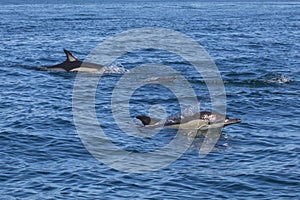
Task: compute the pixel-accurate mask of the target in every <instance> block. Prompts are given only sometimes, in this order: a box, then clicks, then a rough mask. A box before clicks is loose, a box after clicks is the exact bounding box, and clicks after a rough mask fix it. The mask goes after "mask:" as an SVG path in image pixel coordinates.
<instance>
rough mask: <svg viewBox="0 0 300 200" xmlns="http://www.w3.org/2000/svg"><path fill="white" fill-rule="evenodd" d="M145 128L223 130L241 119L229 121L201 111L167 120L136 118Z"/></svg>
mask: <svg viewBox="0 0 300 200" xmlns="http://www.w3.org/2000/svg"><path fill="white" fill-rule="evenodd" d="M136 118H137V119H139V120H140V121H141V122H142V123H143V125H144V126H145V127H149V128H157V127H164V128H173V129H197V130H207V129H209V128H223V127H224V126H228V125H230V124H236V123H240V122H241V121H242V120H241V119H230V118H229V117H228V116H224V115H222V114H219V113H216V112H215V113H213V112H208V111H202V112H198V113H195V114H193V115H190V116H180V117H178V116H177V117H168V118H167V119H156V118H151V117H148V116H143V115H139V116H136Z"/></svg>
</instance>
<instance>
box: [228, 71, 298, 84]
mask: <svg viewBox="0 0 300 200" xmlns="http://www.w3.org/2000/svg"><path fill="white" fill-rule="evenodd" d="M290 82H293V79H292V78H289V77H287V76H285V75H283V74H277V73H267V74H265V75H262V76H260V77H257V78H252V79H243V80H225V81H224V83H233V84H242V85H244V84H246V85H250V86H253V87H265V86H272V85H281V84H287V83H290Z"/></svg>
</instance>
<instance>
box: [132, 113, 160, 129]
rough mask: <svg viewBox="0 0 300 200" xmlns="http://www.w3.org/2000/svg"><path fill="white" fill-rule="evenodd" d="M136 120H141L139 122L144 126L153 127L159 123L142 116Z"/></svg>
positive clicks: (156, 120)
mask: <svg viewBox="0 0 300 200" xmlns="http://www.w3.org/2000/svg"><path fill="white" fill-rule="evenodd" d="M136 118H137V119H139V120H141V122H142V123H143V124H144V126H147V125H154V124H156V123H157V122H159V121H160V119H155V118H150V117H147V116H142V115H139V116H136Z"/></svg>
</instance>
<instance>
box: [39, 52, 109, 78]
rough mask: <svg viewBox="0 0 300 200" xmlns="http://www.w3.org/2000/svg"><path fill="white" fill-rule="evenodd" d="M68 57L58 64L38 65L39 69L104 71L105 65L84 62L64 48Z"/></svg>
mask: <svg viewBox="0 0 300 200" xmlns="http://www.w3.org/2000/svg"><path fill="white" fill-rule="evenodd" d="M64 52H65V54H66V57H67V59H66V60H65V61H64V62H62V63H60V64H57V65H53V66H48V67H37V69H39V70H46V71H66V72H75V71H84V72H96V73H97V72H98V73H99V72H103V71H104V66H103V65H99V64H95V63H88V62H82V61H80V60H78V58H76V57H75V56H73V55H72V53H71V52H70V51H68V50H66V49H64Z"/></svg>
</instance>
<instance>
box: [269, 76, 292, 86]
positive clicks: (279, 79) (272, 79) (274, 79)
mask: <svg viewBox="0 0 300 200" xmlns="http://www.w3.org/2000/svg"><path fill="white" fill-rule="evenodd" d="M264 78H265V80H266V82H267V83H276V84H284V83H289V82H292V81H293V80H292V79H290V78H288V77H286V76H284V75H282V74H270V75H266V76H265V77H264Z"/></svg>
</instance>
